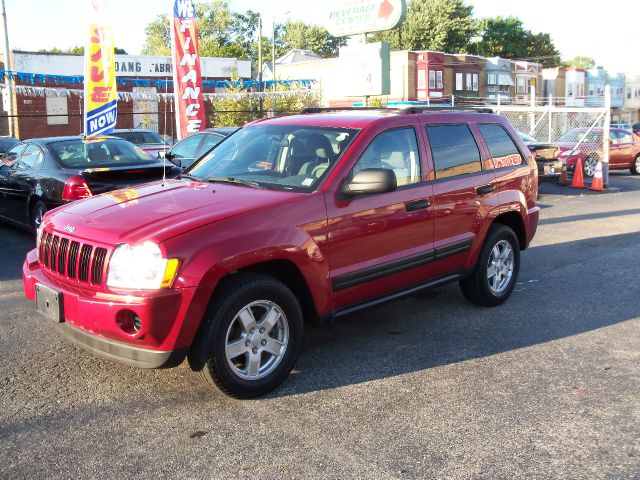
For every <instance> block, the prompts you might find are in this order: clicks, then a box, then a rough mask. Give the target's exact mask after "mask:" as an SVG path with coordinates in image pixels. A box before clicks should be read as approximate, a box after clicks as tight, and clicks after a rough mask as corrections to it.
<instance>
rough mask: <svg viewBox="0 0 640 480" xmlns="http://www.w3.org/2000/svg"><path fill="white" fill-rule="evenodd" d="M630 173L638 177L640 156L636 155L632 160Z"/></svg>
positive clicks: (639, 173)
mask: <svg viewBox="0 0 640 480" xmlns="http://www.w3.org/2000/svg"><path fill="white" fill-rule="evenodd" d="M631 173H633V174H634V175H640V155H638V156H637V157H636V158H635V159H634V160H633V165H632V166H631Z"/></svg>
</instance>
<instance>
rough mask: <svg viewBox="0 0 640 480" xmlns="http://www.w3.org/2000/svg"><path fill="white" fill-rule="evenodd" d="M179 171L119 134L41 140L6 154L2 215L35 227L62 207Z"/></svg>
mask: <svg viewBox="0 0 640 480" xmlns="http://www.w3.org/2000/svg"><path fill="white" fill-rule="evenodd" d="M179 173H180V169H178V168H176V167H173V166H172V167H170V168H167V169H166V173H165V167H164V166H163V162H162V161H160V160H159V159H158V158H156V157H152V156H151V155H149V154H148V153H146V152H144V151H142V150H141V149H139V148H137V147H136V146H135V145H133V144H131V143H129V142H127V141H126V140H122V139H119V138H113V137H102V138H96V139H91V140H83V139H82V138H80V137H52V138H35V139H32V140H28V141H26V142H23V143H20V144H18V145H16V146H15V147H13V148H12V149H11V150H9V152H7V153H6V154H5V155H4V156H3V157H2V162H1V163H0V218H1V219H3V220H6V221H9V222H11V223H13V224H16V225H18V226H22V227H28V228H31V229H33V230H34V231H35V230H36V229H37V228H38V226H39V225H40V223H41V220H42V216H43V215H44V213H45V212H46V211H48V210H51V209H53V208H56V207H59V206H60V205H63V204H65V203H68V202H71V201H73V200H78V199H81V198H85V197H90V196H92V195H97V194H99V193H104V192H108V191H110V190H115V189H117V188H122V187H125V186H130V185H136V184H139V183H144V182H149V181H153V180H158V179H161V178H162V177H163V175H166V176H167V177H170V178H171V177H175V176H177V175H178V174H179Z"/></svg>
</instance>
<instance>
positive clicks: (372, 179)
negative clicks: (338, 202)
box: [342, 168, 398, 197]
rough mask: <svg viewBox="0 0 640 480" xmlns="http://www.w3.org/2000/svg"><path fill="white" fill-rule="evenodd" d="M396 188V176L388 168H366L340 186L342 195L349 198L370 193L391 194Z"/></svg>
mask: <svg viewBox="0 0 640 480" xmlns="http://www.w3.org/2000/svg"><path fill="white" fill-rule="evenodd" d="M397 187H398V181H397V179H396V174H395V172H394V171H393V170H390V169H388V168H366V169H364V170H360V171H359V172H358V173H356V174H355V175H354V176H353V178H352V179H351V180H349V181H348V182H347V183H345V184H344V185H343V186H342V193H343V194H344V195H348V196H350V197H353V196H356V195H369V194H372V193H385V192H393V191H394V190H395V189H396V188H397Z"/></svg>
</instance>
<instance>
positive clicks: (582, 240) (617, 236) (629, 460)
mask: <svg viewBox="0 0 640 480" xmlns="http://www.w3.org/2000/svg"><path fill="white" fill-rule="evenodd" d="M611 185H612V187H615V190H616V191H615V192H613V193H608V194H606V195H596V194H589V193H586V194H585V192H584V191H579V190H571V189H569V188H566V187H564V188H563V187H556V186H554V185H550V184H545V185H543V186H542V187H541V196H540V198H539V202H540V206H541V207H542V214H541V220H540V226H539V229H538V234H537V236H536V237H535V238H534V240H533V243H532V245H531V248H530V249H529V250H528V251H525V252H524V253H523V255H522V266H521V272H520V279H519V282H520V284H519V285H518V286H517V287H516V290H515V292H514V294H513V296H512V298H511V299H510V300H509V301H508V302H507V303H506V304H505V305H503V306H501V307H496V308H493V309H487V308H480V307H475V306H473V305H471V304H469V303H468V302H466V301H465V300H464V298H463V297H462V295H461V293H460V291H459V289H458V287H457V285H450V286H447V287H443V288H439V289H437V290H434V291H431V292H428V293H423V294H420V295H418V296H416V297H413V298H410V299H407V300H403V301H400V302H398V303H395V304H391V305H387V306H385V307H382V308H379V309H376V310H371V311H369V312H366V313H363V314H359V315H357V316H354V317H352V318H350V319H348V320H343V321H341V322H340V323H336V324H334V325H332V326H330V327H328V328H325V329H323V330H315V329H307V331H306V332H305V334H306V337H305V341H304V344H303V349H302V354H301V357H300V360H299V361H298V364H297V368H296V370H294V374H293V375H292V376H291V377H290V378H289V379H288V380H287V381H286V382H285V383H284V384H283V385H282V387H280V388H279V389H278V390H276V391H275V392H274V393H273V394H271V395H269V396H267V397H265V398H261V399H258V400H253V401H237V400H231V399H229V398H227V397H225V396H223V395H222V394H218V395H216V394H212V393H211V392H210V391H209V390H208V389H207V388H206V387H204V386H203V385H201V382H199V381H198V379H197V378H196V376H195V374H191V373H190V372H189V371H188V367H187V366H186V364H184V365H182V366H181V367H179V368H178V369H174V370H162V371H143V370H136V369H133V368H129V367H126V366H122V365H117V364H113V363H110V362H108V361H104V360H101V359H99V358H96V357H93V356H91V355H89V354H86V353H84V352H83V351H81V350H79V349H77V348H76V347H74V346H72V345H71V344H69V343H68V342H67V341H66V340H64V339H62V338H60V337H59V336H58V335H57V334H56V333H55V332H54V331H53V329H52V328H51V326H50V325H48V324H47V323H46V320H45V319H44V318H41V317H39V316H38V315H36V314H35V311H34V309H35V307H34V305H33V304H32V303H31V302H27V301H25V300H23V299H22V284H21V280H20V266H21V263H22V260H23V259H24V255H25V253H26V251H27V250H28V249H29V248H31V246H32V244H33V241H32V240H31V237H30V236H29V235H28V234H25V233H22V232H20V231H18V230H15V229H13V228H10V227H6V226H0V266H2V268H1V269H0V352H2V362H1V363H0V477H3V478H6V477H27V476H33V477H71V476H73V477H76V476H85V477H97V476H100V477H124V476H127V477H149V476H152V475H164V476H171V477H197V478H216V477H219V478H235V477H240V478H315V477H325V478H344V477H347V476H350V477H355V478H365V477H366V478H428V477H436V478H469V477H479V478H503V477H515V476H527V477H536V478H546V477H548V478H585V477H589V478H594V477H614V478H619V477H625V478H628V477H631V478H633V477H634V476H636V475H640V404H639V402H638V398H640V380H638V379H639V378H640V348H639V346H640V329H639V327H640V301H639V300H638V299H639V298H640V284H639V283H638V280H637V279H638V272H639V271H640V178H638V177H633V176H631V175H629V174H626V173H624V174H618V173H615V174H612V176H611ZM296 372H299V374H296Z"/></svg>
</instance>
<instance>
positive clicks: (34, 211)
mask: <svg viewBox="0 0 640 480" xmlns="http://www.w3.org/2000/svg"><path fill="white" fill-rule="evenodd" d="M45 213H47V207H46V205H45V204H44V203H43V202H42V201H41V200H37V201H36V203H34V204H33V207H31V230H33V233H34V235H35V234H37V232H38V228H40V225H42V217H43V216H44V214H45Z"/></svg>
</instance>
